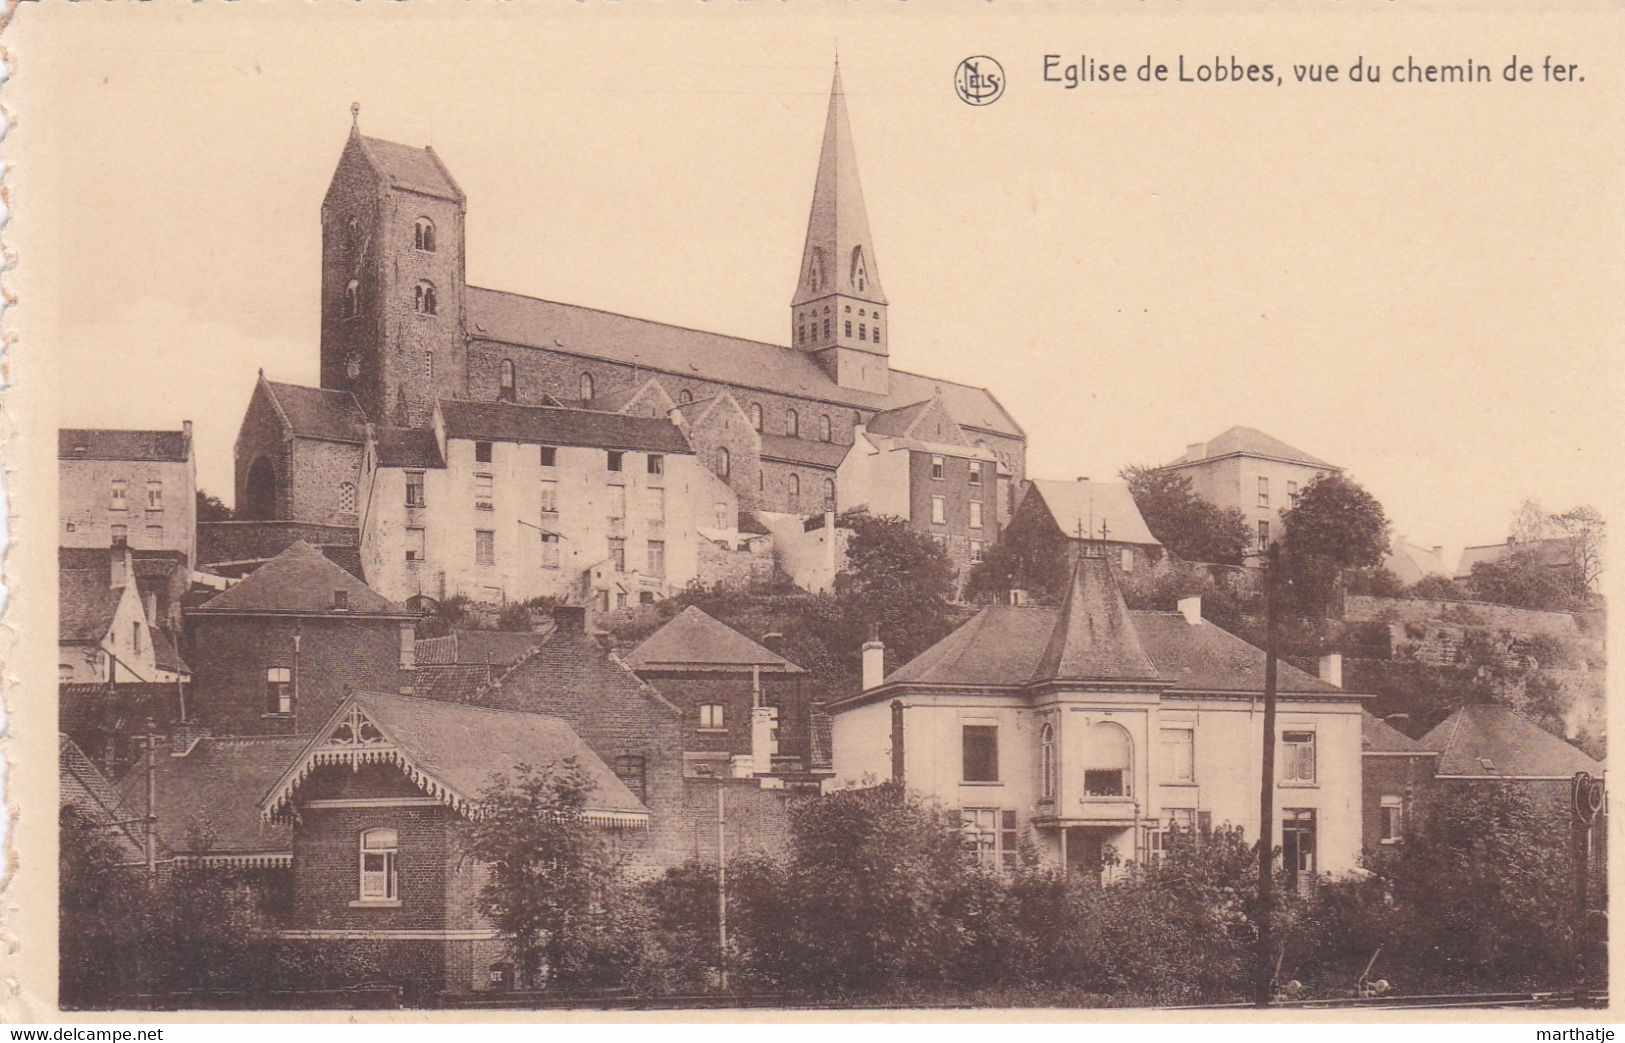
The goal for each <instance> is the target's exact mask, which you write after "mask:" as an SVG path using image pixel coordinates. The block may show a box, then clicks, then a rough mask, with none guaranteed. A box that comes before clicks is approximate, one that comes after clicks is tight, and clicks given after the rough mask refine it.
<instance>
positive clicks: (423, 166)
mask: <svg viewBox="0 0 1625 1043" xmlns="http://www.w3.org/2000/svg"><path fill="white" fill-rule="evenodd" d="M357 140H358V141H359V142H360V144H361V149H362V151H363V152H364V153H365V154H366V156H367V159H369V160H370V161H371V162H372V165H373V167H374V169H376V170H377V171H378V173H379V175H381V176H382V177H383V178H384V179H386V180H387V181H388V182H389V183H390V184H391V185H393V186H394V187H396V188H404V189H407V190H409V191H412V192H419V193H422V194H423V195H426V196H437V197H439V198H441V199H450V200H454V201H456V202H462V201H463V190H462V189H461V188H459V187H457V182H456V181H454V180H452V176H451V171H449V170H447V169H446V166H445V164H444V163H442V162H440V157H439V156H437V155H435V152H434V149H433V148H429V147H424V148H413V147H412V146H411V145H402V144H400V143H399V142H394V141H387V140H385V139H383V138H369V137H367V136H366V135H364V134H363V135H357Z"/></svg>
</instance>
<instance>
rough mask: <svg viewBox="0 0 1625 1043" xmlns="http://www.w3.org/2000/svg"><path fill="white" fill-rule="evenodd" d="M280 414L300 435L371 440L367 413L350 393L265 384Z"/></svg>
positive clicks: (333, 438) (359, 440) (293, 385)
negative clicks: (368, 436) (368, 437)
mask: <svg viewBox="0 0 1625 1043" xmlns="http://www.w3.org/2000/svg"><path fill="white" fill-rule="evenodd" d="M265 387H266V390H267V391H269V392H270V393H271V399H272V401H273V402H274V403H275V405H276V407H277V409H278V411H279V412H280V413H281V414H282V415H283V416H284V417H286V418H287V420H288V426H289V427H290V428H291V429H292V431H293V433H294V434H296V435H303V436H305V437H307V438H325V439H328V440H330V441H335V442H356V443H360V442H363V441H365V440H366V437H367V414H366V413H365V412H364V411H363V410H362V408H361V405H360V403H358V402H357V401H356V400H355V396H354V395H352V394H350V393H349V392H348V391H334V390H331V389H329V388H312V387H303V386H301V385H299V384H279V383H277V382H276V381H273V380H267V381H266V382H265Z"/></svg>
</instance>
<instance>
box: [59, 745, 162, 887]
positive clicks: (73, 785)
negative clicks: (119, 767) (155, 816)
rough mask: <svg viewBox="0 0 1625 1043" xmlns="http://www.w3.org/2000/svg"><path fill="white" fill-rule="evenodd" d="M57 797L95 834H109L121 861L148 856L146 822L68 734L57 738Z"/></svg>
mask: <svg viewBox="0 0 1625 1043" xmlns="http://www.w3.org/2000/svg"><path fill="white" fill-rule="evenodd" d="M56 764H57V799H58V802H59V804H60V807H61V808H62V810H63V811H65V812H66V811H68V809H72V814H73V815H74V816H76V817H77V818H78V820H79V822H80V823H81V824H82V825H83V826H84V827H85V828H86V829H87V830H90V831H93V832H94V835H97V836H100V837H103V838H106V839H107V840H108V841H109V842H110V843H111V844H112V846H113V850H114V852H115V853H116V856H117V858H118V859H119V861H120V862H122V863H125V864H131V863H135V862H140V861H141V860H142V859H143V858H145V857H146V840H147V837H146V830H145V828H144V826H145V823H143V822H142V821H141V818H139V817H137V815H136V813H135V812H134V811H131V810H130V808H129V806H128V805H126V804H125V803H124V798H123V797H121V796H120V795H119V791H118V789H117V787H115V786H114V785H113V783H112V782H110V781H109V780H108V778H107V776H106V775H104V774H103V773H102V771H101V769H100V768H98V767H96V765H95V764H94V763H92V761H91V760H90V758H89V757H87V756H85V753H84V751H83V750H81V749H80V748H79V746H78V745H77V744H76V743H75V742H74V741H73V740H72V739H70V738H69V737H68V736H66V735H61V736H58V738H57V761H56Z"/></svg>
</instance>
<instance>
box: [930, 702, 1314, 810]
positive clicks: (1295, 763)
mask: <svg viewBox="0 0 1625 1043" xmlns="http://www.w3.org/2000/svg"><path fill="white" fill-rule="evenodd" d="M1158 738H1159V744H1160V753H1161V757H1160V758H1159V760H1160V762H1161V765H1162V782H1163V784H1165V785H1192V784H1194V783H1195V782H1196V729H1195V728H1194V727H1193V726H1183V727H1181V726H1173V727H1164V728H1161V729H1159V736H1158ZM961 741H962V751H961V752H962V757H963V765H964V768H963V778H964V781H966V782H998V781H999V726H998V725H997V724H966V725H964V726H963V736H962V740H961ZM1281 749H1282V762H1281V779H1282V782H1283V783H1285V784H1288V785H1310V784H1313V783H1314V781H1315V733H1314V732H1313V731H1311V730H1293V731H1283V732H1282V733H1281ZM1133 760H1134V740H1133V739H1132V737H1130V735H1129V733H1128V730H1127V729H1126V728H1124V727H1123V726H1122V725H1119V724H1114V723H1112V722H1110V721H1098V722H1096V723H1094V724H1092V725H1090V726H1089V728H1088V730H1087V731H1086V732H1085V735H1084V750H1083V763H1084V765H1085V767H1084V772H1083V795H1084V796H1085V797H1133V796H1134V794H1133V791H1132V778H1133V766H1134V765H1133ZM1059 766H1060V762H1059V761H1058V760H1057V757H1056V747H1055V726H1054V725H1053V724H1049V723H1045V724H1044V725H1043V726H1042V727H1041V728H1039V730H1038V783H1039V790H1038V791H1039V796H1040V799H1042V800H1046V801H1053V800H1055V799H1056V796H1057V792H1056V787H1057V781H1056V780H1057V778H1058V775H1059Z"/></svg>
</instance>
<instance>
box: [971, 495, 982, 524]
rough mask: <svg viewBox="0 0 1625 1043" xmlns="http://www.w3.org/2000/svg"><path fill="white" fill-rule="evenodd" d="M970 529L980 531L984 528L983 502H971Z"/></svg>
mask: <svg viewBox="0 0 1625 1043" xmlns="http://www.w3.org/2000/svg"><path fill="white" fill-rule="evenodd" d="M970 527H971V528H973V529H980V528H981V527H982V501H981V500H972V501H971V502H970Z"/></svg>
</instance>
